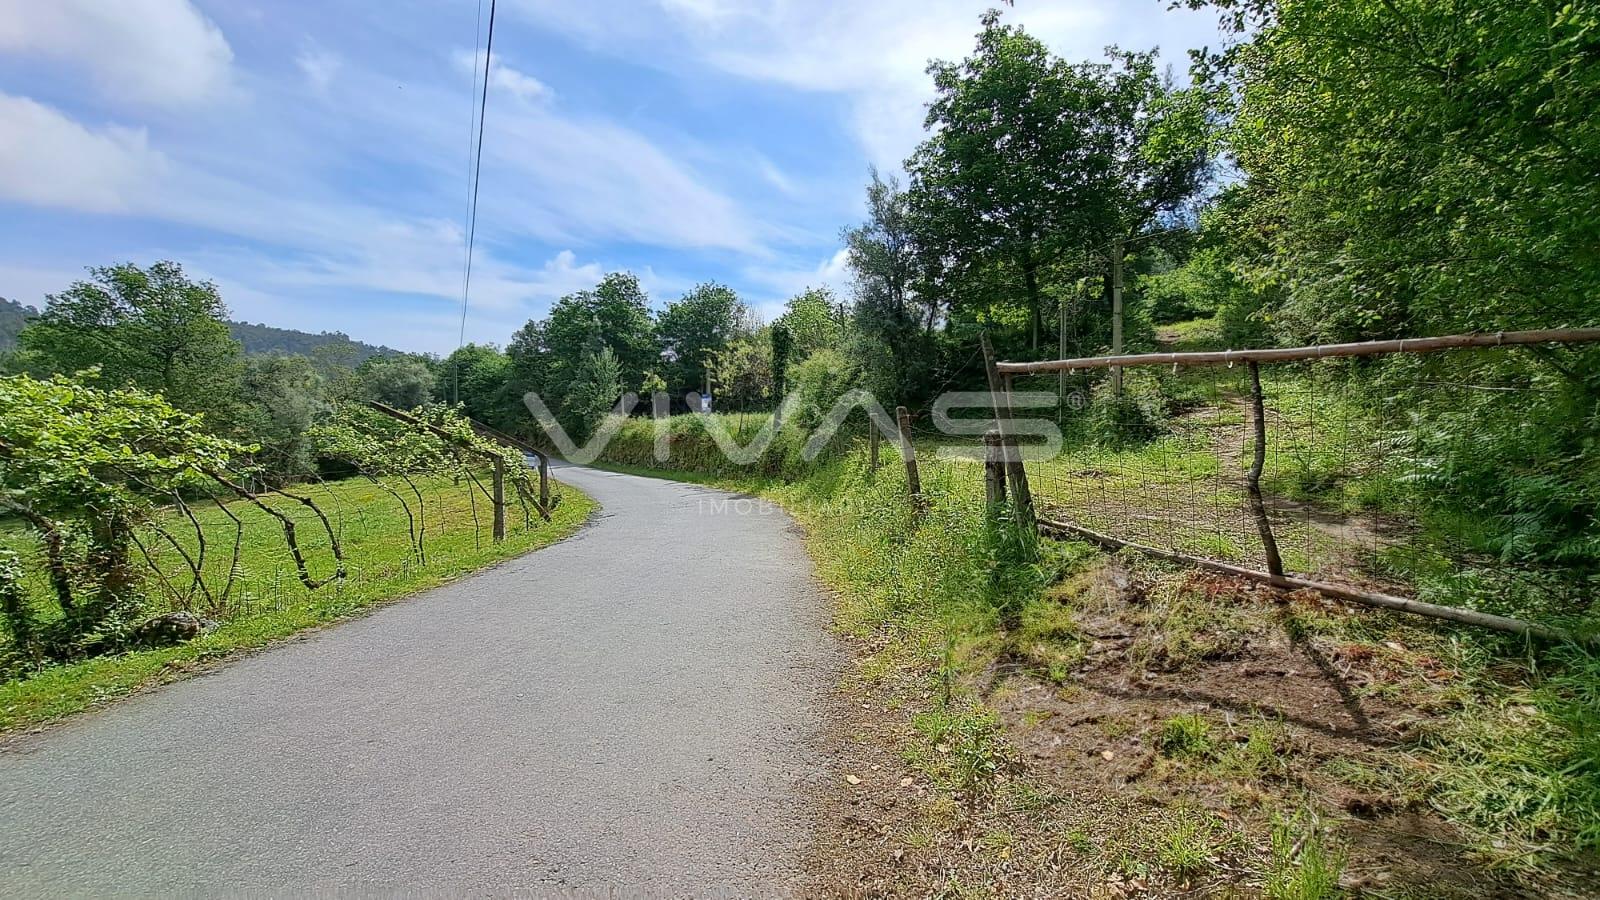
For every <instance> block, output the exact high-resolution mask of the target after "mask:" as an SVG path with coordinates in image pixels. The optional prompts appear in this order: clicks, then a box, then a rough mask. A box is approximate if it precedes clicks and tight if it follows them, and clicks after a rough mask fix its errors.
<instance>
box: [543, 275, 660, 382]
mask: <svg viewBox="0 0 1600 900" xmlns="http://www.w3.org/2000/svg"><path fill="white" fill-rule="evenodd" d="M545 342H546V344H547V345H548V347H549V350H550V352H551V354H553V356H554V358H555V363H556V366H557V368H558V369H561V368H565V369H568V370H570V369H571V367H573V366H575V365H576V364H577V362H578V360H579V359H580V358H581V357H582V355H583V354H584V353H599V351H600V349H601V348H602V347H609V348H611V352H612V354H613V355H614V356H615V357H616V362H617V367H618V370H619V372H620V374H621V377H622V383H623V386H624V387H626V388H631V389H637V388H638V387H639V385H641V384H643V382H644V373H646V372H649V371H653V370H654V369H655V368H656V367H657V366H658V365H659V364H660V361H661V352H660V350H659V348H658V347H657V345H656V337H655V325H654V323H653V322H652V321H651V319H650V301H649V298H648V297H646V296H645V292H644V289H643V288H641V287H640V286H639V279H638V278H637V277H635V276H634V275H633V274H632V273H630V272H613V273H611V274H609V275H607V276H606V277H605V278H603V279H601V281H600V283H599V284H598V285H596V286H595V288H594V290H590V291H579V292H578V293H576V294H568V295H567V296H565V297H562V298H561V299H560V300H557V301H556V303H555V305H554V306H552V307H551V309H550V317H549V319H548V320H547V322H546V324H545ZM552 374H553V375H555V376H557V377H558V378H559V376H560V375H561V373H560V372H559V371H556V372H553V373H552Z"/></svg>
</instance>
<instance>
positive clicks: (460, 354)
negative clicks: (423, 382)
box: [434, 344, 517, 428]
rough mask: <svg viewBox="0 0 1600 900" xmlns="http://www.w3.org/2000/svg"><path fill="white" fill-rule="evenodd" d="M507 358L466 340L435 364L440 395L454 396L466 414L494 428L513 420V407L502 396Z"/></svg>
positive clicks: (504, 386) (506, 383)
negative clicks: (461, 345)
mask: <svg viewBox="0 0 1600 900" xmlns="http://www.w3.org/2000/svg"><path fill="white" fill-rule="evenodd" d="M510 371H511V361H510V360H508V359H506V356H505V354H503V353H501V352H500V351H499V350H498V349H496V348H494V347H491V346H484V345H481V344H468V345H466V346H465V347H462V348H461V349H459V350H457V351H456V352H454V353H452V354H450V355H449V356H447V357H445V359H444V361H443V362H442V363H440V365H439V373H438V378H439V383H438V385H437V386H436V387H435V389H434V390H435V393H436V394H437V395H438V396H440V397H445V398H451V397H455V398H458V402H459V403H460V404H461V406H462V407H463V408H464V409H465V412H466V415H467V416H468V417H469V418H473V419H477V420H478V421H480V422H484V423H486V424H489V425H493V426H495V427H496V428H504V427H506V426H508V425H510V424H512V423H513V421H514V418H515V416H516V412H517V408H516V404H515V401H514V400H513V399H511V398H508V397H507V396H506V394H507V390H508V384H509V379H508V376H509V374H510Z"/></svg>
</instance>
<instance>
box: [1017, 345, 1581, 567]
mask: <svg viewBox="0 0 1600 900" xmlns="http://www.w3.org/2000/svg"><path fill="white" fill-rule="evenodd" d="M1596 337H1600V334H1591V333H1580V334H1577V335H1576V336H1575V337H1573V338H1572V339H1571V340H1565V341H1564V340H1562V339H1561V338H1560V336H1557V337H1554V338H1550V339H1548V340H1547V341H1546V342H1541V348H1542V349H1547V348H1549V347H1552V346H1553V347H1565V348H1567V349H1566V350H1563V351H1561V352H1571V353H1575V354H1581V353H1582V352H1584V351H1582V350H1581V349H1578V348H1579V346H1580V345H1584V344H1588V343H1589V342H1591V341H1593V340H1595V339H1596ZM1429 340H1434V339H1429ZM1438 340H1444V339H1438ZM1419 343H1421V342H1419ZM1422 346H1424V347H1425V348H1426V349H1428V350H1433V349H1440V350H1445V348H1433V347H1428V346H1427V344H1426V343H1423V344H1422ZM1323 349H1324V350H1325V349H1326V348H1323ZM1321 352H1322V350H1314V351H1313V352H1312V353H1308V354H1306V355H1305V356H1303V357H1291V358H1285V359H1281V360H1276V361H1274V360H1263V361H1260V362H1259V363H1258V362H1255V361H1251V360H1248V359H1247V358H1244V357H1241V358H1240V359H1236V360H1233V361H1232V362H1231V364H1230V363H1229V362H1225V361H1223V360H1221V359H1215V358H1213V357H1217V356H1221V354H1200V355H1199V358H1198V359H1193V360H1191V359H1185V358H1184V357H1185V356H1188V357H1194V356H1195V355H1193V354H1187V355H1186V354H1178V355H1172V354H1150V355H1146V356H1142V357H1128V358H1126V359H1127V368H1125V369H1124V382H1125V388H1124V393H1123V395H1122V397H1121V398H1120V399H1118V398H1116V397H1114V396H1112V395H1111V393H1110V391H1109V390H1108V388H1109V383H1108V382H1109V379H1106V378H1104V377H1103V374H1102V373H1103V369H1102V370H1100V372H1095V371H1086V370H1083V369H1071V370H1069V369H1066V368H1065V365H1066V364H1067V363H1070V362H1073V361H1062V362H1059V363H1042V364H1028V365H1030V367H1031V369H1032V371H1016V369H1021V368H1022V365H1023V364H1006V365H1007V366H1009V367H1011V368H1012V369H1013V371H1012V372H1010V373H1008V375H1010V377H1011V378H1012V381H1013V388H1014V389H1015V390H1019V391H1022V390H1052V391H1053V390H1061V389H1062V386H1063V385H1069V386H1070V387H1069V390H1070V391H1073V392H1076V393H1075V394H1069V395H1068V398H1067V399H1068V400H1069V401H1071V400H1073V399H1074V397H1076V398H1077V399H1078V400H1079V401H1080V402H1068V403H1066V404H1064V406H1065V407H1066V408H1067V409H1066V412H1065V413H1064V415H1063V427H1064V430H1065V432H1066V445H1065V449H1064V451H1063V452H1062V453H1061V454H1060V455H1058V456H1055V457H1053V458H1050V459H1044V460H1037V459H1036V460H1030V461H1028V462H1027V463H1026V468H1027V472H1028V476H1029V481H1030V483H1031V485H1032V490H1033V496H1034V502H1035V505H1036V508H1037V510H1038V513H1039V516H1040V517H1041V518H1042V519H1045V520H1053V521H1058V522H1061V523H1065V524H1068V525H1070V526H1074V527H1075V528H1077V529H1082V530H1086V531H1089V532H1093V533H1095V534H1098V535H1103V536H1106V537H1109V538H1111V539H1113V540H1115V541H1119V542H1123V543H1130V544H1135V545H1140V546H1144V547H1148V548H1154V549H1157V550H1159V551H1163V552H1166V553H1170V554H1178V555H1181V556H1185V557H1190V558H1193V559H1197V560H1205V561H1212V562H1216V563H1224V564H1229V565H1234V566H1239V567H1243V568H1246V569H1250V570H1255V571H1259V572H1271V570H1272V569H1273V568H1274V567H1275V561H1274V560H1273V559H1272V558H1271V557H1272V556H1273V551H1274V550H1276V552H1277V554H1278V555H1279V556H1280V558H1281V569H1280V571H1281V572H1286V573H1288V574H1290V575H1292V576H1298V577H1300V578H1304V579H1307V580H1312V581H1317V582H1322V583H1328V584H1333V585H1340V586H1348V587H1350V588H1353V589H1357V590H1365V591H1373V592H1381V593H1384V594H1388V595H1397V596H1402V597H1407V596H1412V597H1414V596H1417V595H1418V594H1419V593H1420V591H1419V587H1418V586H1419V584H1421V583H1429V584H1439V583H1441V576H1447V575H1450V574H1452V573H1459V572H1461V571H1464V570H1469V569H1488V568H1491V567H1492V568H1494V569H1495V570H1496V571H1497V572H1500V573H1502V574H1503V573H1504V572H1506V571H1513V570H1514V571H1522V572H1528V571H1534V570H1539V569H1545V570H1549V569H1561V568H1566V569H1571V570H1582V569H1583V567H1584V566H1592V563H1593V561H1594V559H1595V554H1594V551H1595V550H1596V549H1597V548H1600V538H1597V536H1600V525H1597V523H1596V521H1595V504H1594V500H1595V498H1594V496H1593V495H1592V493H1591V492H1590V489H1591V488H1592V487H1593V482H1594V480H1593V479H1592V478H1590V477H1589V476H1590V475H1592V474H1593V471H1592V470H1593V465H1592V463H1585V462H1584V460H1585V459H1587V457H1586V456H1584V455H1583V454H1584V450H1583V448H1585V447H1587V446H1589V444H1592V443H1593V442H1594V439H1595V435H1594V434H1593V427H1592V425H1593V422H1592V419H1589V418H1586V417H1588V416H1593V415H1594V408H1595V407H1594V398H1593V386H1592V385H1589V384H1587V383H1586V382H1585V379H1583V378H1582V377H1581V376H1580V377H1574V373H1573V371H1571V370H1570V369H1571V367H1570V366H1563V365H1562V360H1551V359H1547V358H1543V357H1541V356H1539V355H1537V354H1536V353H1534V352H1532V351H1529V350H1517V349H1514V348H1513V346H1512V345H1510V344H1507V345H1491V346H1488V347H1478V348H1463V349H1448V350H1447V351H1446V352H1439V353H1434V354H1431V355H1427V356H1420V355H1415V354H1413V352H1412V350H1411V348H1405V349H1402V348H1401V347H1400V346H1398V345H1397V346H1395V347H1394V348H1392V349H1388V350H1384V351H1382V352H1378V353H1366V352H1362V353H1360V354H1352V355H1350V356H1344V355H1334V354H1328V355H1323V356H1320V358H1319V354H1320V353H1321ZM1589 352H1592V351H1589ZM1586 358H1587V357H1582V356H1579V357H1575V358H1574V359H1575V360H1582V359H1586ZM1573 361H1574V360H1567V362H1573ZM1080 362H1081V361H1080ZM1200 363H1204V364H1200ZM1097 364H1098V363H1097ZM1051 366H1057V367H1061V368H1057V369H1056V370H1054V371H1052V370H1051V369H1050V368H1049V367H1051ZM1040 370H1043V371H1040ZM1063 371H1065V372H1066V373H1067V374H1066V375H1065V377H1063V375H1062V374H1061V373H1062V372H1063ZM1253 371H1255V372H1259V384H1260V387H1259V403H1260V410H1261V416H1260V421H1261V426H1260V429H1259V433H1261V434H1262V435H1263V436H1264V438H1265V440H1264V441H1261V442H1260V445H1261V446H1260V449H1261V453H1260V456H1259V463H1258V456H1257V449H1258V446H1257V445H1258V439H1257V434H1258V429H1257V425H1256V411H1255V410H1256V402H1257V396H1258V395H1257V393H1256V391H1257V389H1256V386H1255V384H1254V382H1253V379H1252V372H1253ZM1097 376H1099V377H1097ZM1074 407H1076V408H1074ZM1258 466H1259V469H1258V470H1257V467H1258ZM1253 476H1258V482H1257V483H1258V485H1259V493H1258V495H1257V496H1259V500H1260V508H1259V511H1258V510H1257V509H1256V507H1255V504H1254V502H1253V499H1254V498H1253V496H1252V494H1253V491H1252V480H1253Z"/></svg>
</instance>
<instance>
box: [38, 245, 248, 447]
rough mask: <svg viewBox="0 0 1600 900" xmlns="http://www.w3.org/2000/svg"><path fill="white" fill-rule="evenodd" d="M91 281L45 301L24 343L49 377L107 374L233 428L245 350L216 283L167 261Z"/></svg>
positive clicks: (118, 269) (98, 273)
mask: <svg viewBox="0 0 1600 900" xmlns="http://www.w3.org/2000/svg"><path fill="white" fill-rule="evenodd" d="M89 274H90V277H89V278H88V279H86V280H83V281H78V282H74V283H73V284H72V285H71V286H69V287H68V288H67V289H66V290H64V291H62V292H61V293H59V294H52V295H50V296H48V297H46V298H45V310H44V312H43V313H41V314H40V315H39V317H38V318H37V319H35V320H33V322H31V323H30V324H29V325H28V327H27V328H26V329H24V330H23V332H22V334H21V335H20V341H21V343H22V346H23V348H24V349H26V350H27V351H30V357H31V359H32V360H34V361H36V362H37V364H38V365H40V366H41V367H42V368H44V369H47V370H49V371H52V372H61V373H72V372H76V371H80V370H83V369H87V368H89V367H91V366H99V367H100V370H101V379H102V381H103V382H105V383H107V384H112V385H136V386H138V387H142V388H145V389H147V390H151V391H156V392H159V393H160V394H161V395H162V396H164V397H166V399H167V400H168V401H169V402H171V403H172V404H173V405H175V406H178V407H179V408H181V409H185V410H188V411H191V412H201V413H206V414H207V420H208V421H209V422H210V423H211V424H212V425H213V426H214V427H215V426H219V425H221V424H223V423H225V422H227V421H228V420H229V419H230V417H231V416H232V414H233V411H234V409H235V406H236V401H237V398H238V386H239V376H240V364H239V357H240V351H239V343H238V342H237V341H235V340H234V339H233V338H232V337H230V336H229V334H228V326H227V323H226V319H227V316H228V309H227V307H226V306H225V305H223V302H222V296H221V295H220V294H219V293H218V292H217V287H216V285H214V284H212V283H211V282H209V281H192V280H190V279H189V278H187V277H186V276H185V275H184V274H183V267H182V266H179V265H178V264H177V263H174V262H158V263H156V264H155V265H152V266H150V267H149V268H148V269H142V268H140V267H139V266H136V265H134V264H132V263H125V264H123V265H118V266H105V267H100V268H95V269H90V270H89Z"/></svg>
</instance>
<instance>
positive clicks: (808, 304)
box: [774, 288, 845, 359]
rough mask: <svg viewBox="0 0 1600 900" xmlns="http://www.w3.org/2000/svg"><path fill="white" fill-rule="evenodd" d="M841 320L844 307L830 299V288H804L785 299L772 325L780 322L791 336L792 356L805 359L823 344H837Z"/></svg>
mask: <svg viewBox="0 0 1600 900" xmlns="http://www.w3.org/2000/svg"><path fill="white" fill-rule="evenodd" d="M844 323H845V319H844V310H843V309H842V308H841V307H840V306H839V304H838V303H836V302H835V301H834V299H833V293H832V292H831V291H829V290H828V289H827V288H807V289H806V290H805V291H804V292H802V293H800V294H797V295H795V296H793V297H791V298H789V302H788V303H787V304H785V306H784V312H783V315H781V316H779V317H778V320H777V322H775V323H774V327H776V326H778V325H781V326H783V327H784V328H785V329H787V330H788V332H789V334H790V335H791V336H792V337H793V339H794V348H793V354H794V357H795V358H796V359H805V358H806V357H807V356H809V355H811V354H812V353H814V352H816V351H818V350H821V349H823V348H824V347H837V346H839V341H840V340H841V339H843V337H844Z"/></svg>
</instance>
